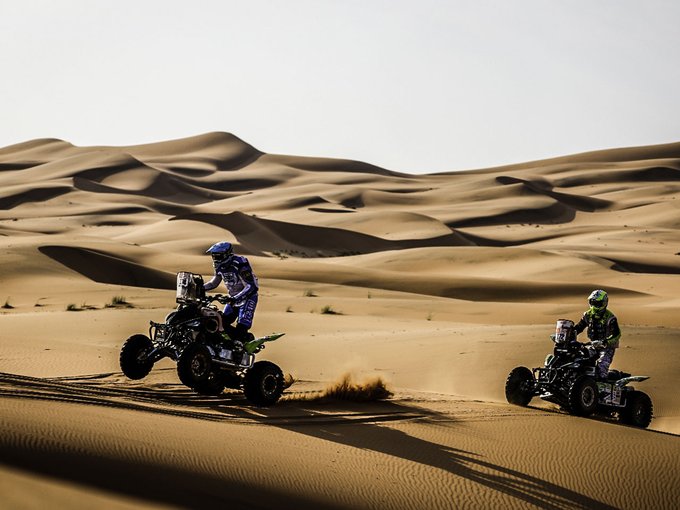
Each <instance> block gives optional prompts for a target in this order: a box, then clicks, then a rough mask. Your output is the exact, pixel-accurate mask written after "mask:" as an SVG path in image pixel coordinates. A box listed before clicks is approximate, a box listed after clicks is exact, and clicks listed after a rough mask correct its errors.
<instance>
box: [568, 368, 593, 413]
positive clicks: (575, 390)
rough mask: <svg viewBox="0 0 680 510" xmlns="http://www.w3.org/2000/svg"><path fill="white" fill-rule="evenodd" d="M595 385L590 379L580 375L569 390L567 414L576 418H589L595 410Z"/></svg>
mask: <svg viewBox="0 0 680 510" xmlns="http://www.w3.org/2000/svg"><path fill="white" fill-rule="evenodd" d="M597 401H598V391H597V384H596V383H595V380H594V379H593V378H592V377H588V376H587V375H582V376H581V377H579V378H577V379H576V381H574V384H572V386H571V389H570V390H569V413H570V414H574V415H576V416H590V415H591V414H593V413H594V412H595V409H596V408H597Z"/></svg>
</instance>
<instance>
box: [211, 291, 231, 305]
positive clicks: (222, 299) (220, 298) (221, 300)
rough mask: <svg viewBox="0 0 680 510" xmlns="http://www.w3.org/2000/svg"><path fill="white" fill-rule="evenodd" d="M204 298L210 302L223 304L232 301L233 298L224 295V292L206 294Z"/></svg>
mask: <svg viewBox="0 0 680 510" xmlns="http://www.w3.org/2000/svg"><path fill="white" fill-rule="evenodd" d="M206 299H208V300H209V301H210V302H212V301H217V302H219V303H221V304H223V305H226V304H229V303H233V302H234V300H233V299H232V298H231V297H230V296H225V295H224V294H214V295H212V296H206Z"/></svg>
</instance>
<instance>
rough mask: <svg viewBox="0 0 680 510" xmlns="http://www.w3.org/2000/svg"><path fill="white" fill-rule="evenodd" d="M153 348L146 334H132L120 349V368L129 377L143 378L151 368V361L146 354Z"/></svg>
mask: <svg viewBox="0 0 680 510" xmlns="http://www.w3.org/2000/svg"><path fill="white" fill-rule="evenodd" d="M152 349H153V343H152V342H151V339H150V338H149V337H148V336H146V335H132V336H131V337H130V338H128V339H127V340H126V341H125V343H124V344H123V348H122V349H121V350H120V359H119V361H120V369H121V370H122V371H123V373H124V374H125V375H126V376H127V377H128V378H130V379H135V380H136V379H144V378H145V377H146V376H147V375H149V372H151V369H152V368H153V361H151V360H149V359H148V358H147V357H146V356H147V355H148V354H149V353H150V352H151V350H152Z"/></svg>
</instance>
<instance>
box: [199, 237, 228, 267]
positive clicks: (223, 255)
mask: <svg viewBox="0 0 680 510" xmlns="http://www.w3.org/2000/svg"><path fill="white" fill-rule="evenodd" d="M206 253H207V254H210V255H211V256H212V259H213V262H214V263H215V264H221V263H222V262H228V261H229V260H230V259H231V257H232V256H233V255H234V247H233V246H232V245H231V243H228V242H227V241H220V242H219V243H215V244H213V245H212V246H211V247H210V248H208V250H207V251H206Z"/></svg>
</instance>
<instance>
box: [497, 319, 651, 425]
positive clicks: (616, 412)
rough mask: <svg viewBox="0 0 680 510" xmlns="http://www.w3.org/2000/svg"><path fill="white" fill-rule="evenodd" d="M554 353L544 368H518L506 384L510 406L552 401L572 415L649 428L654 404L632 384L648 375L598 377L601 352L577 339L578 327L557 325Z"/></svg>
mask: <svg viewBox="0 0 680 510" xmlns="http://www.w3.org/2000/svg"><path fill="white" fill-rule="evenodd" d="M551 339H552V341H553V342H554V343H555V347H554V350H553V354H549V355H548V356H547V357H546V360H545V364H544V366H543V367H539V368H534V369H533V370H530V369H528V368H526V367H517V368H514V369H513V370H512V371H511V372H510V375H508V378H507V380H506V381H505V398H506V399H507V401H508V402H509V403H511V404H516V405H520V406H526V405H529V402H530V401H531V399H532V398H533V397H535V396H538V397H540V398H542V399H543V400H546V401H548V402H553V403H555V404H557V405H559V406H560V407H561V408H562V409H565V410H566V411H568V412H569V413H570V414H574V415H578V416H590V415H592V414H595V413H597V414H602V415H605V416H610V417H611V416H617V417H618V420H619V421H620V422H622V423H625V424H627V425H633V426H636V427H641V428H646V427H647V426H648V425H649V424H650V422H651V421H652V414H653V406H652V400H651V399H650V398H649V396H648V395H647V394H646V393H643V392H641V391H637V390H636V389H635V388H632V387H630V386H628V384H629V383H631V382H635V381H644V380H646V379H649V377H648V376H642V375H636V376H631V375H630V374H628V373H625V372H621V371H619V370H610V371H609V373H608V374H607V378H606V380H601V379H598V378H597V376H596V360H597V358H598V354H597V351H596V349H595V348H594V347H593V345H592V344H591V343H580V342H577V341H576V331H575V329H574V323H573V322H572V321H570V320H567V319H560V320H558V321H557V326H556V328H555V334H554V335H551Z"/></svg>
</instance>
